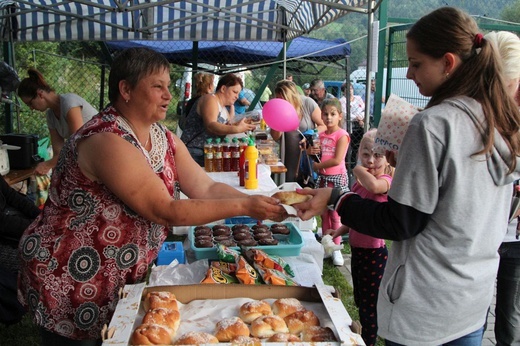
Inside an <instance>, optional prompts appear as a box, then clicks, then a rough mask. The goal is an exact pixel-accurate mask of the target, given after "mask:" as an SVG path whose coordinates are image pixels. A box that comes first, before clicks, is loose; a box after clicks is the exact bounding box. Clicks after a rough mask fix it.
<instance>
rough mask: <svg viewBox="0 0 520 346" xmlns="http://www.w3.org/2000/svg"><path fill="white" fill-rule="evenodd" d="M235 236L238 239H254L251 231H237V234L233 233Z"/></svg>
mask: <svg viewBox="0 0 520 346" xmlns="http://www.w3.org/2000/svg"><path fill="white" fill-rule="evenodd" d="M233 238H235V240H236V241H240V240H246V239H252V238H253V236H252V235H251V233H249V232H247V233H236V234H234V235H233Z"/></svg>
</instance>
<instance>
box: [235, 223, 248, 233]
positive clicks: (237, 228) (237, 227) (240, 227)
mask: <svg viewBox="0 0 520 346" xmlns="http://www.w3.org/2000/svg"><path fill="white" fill-rule="evenodd" d="M231 230H232V231H233V232H235V231H237V230H246V231H249V226H248V225H244V224H237V225H234V226H233V227H231Z"/></svg>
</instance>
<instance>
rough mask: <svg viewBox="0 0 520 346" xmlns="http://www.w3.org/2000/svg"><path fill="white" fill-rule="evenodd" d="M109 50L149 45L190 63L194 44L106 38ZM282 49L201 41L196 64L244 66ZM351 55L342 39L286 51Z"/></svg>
mask: <svg viewBox="0 0 520 346" xmlns="http://www.w3.org/2000/svg"><path fill="white" fill-rule="evenodd" d="M107 46H108V47H109V48H110V49H111V50H121V49H125V48H129V47H148V48H152V49H154V50H156V51H158V52H160V53H162V54H163V55H164V56H165V57H166V58H167V59H168V60H169V61H170V62H171V63H174V64H178V65H184V66H190V65H191V63H192V62H193V61H192V60H193V50H192V47H193V44H192V42H190V41H161V42H158V41H143V40H139V41H109V42H107ZM282 49H283V43H281V42H250V41H226V42H219V41H202V42H199V43H198V53H197V54H198V56H197V60H198V62H199V63H204V64H210V65H238V64H239V65H241V66H242V67H244V66H245V65H250V64H260V63H269V62H273V61H275V60H277V57H278V55H279V53H280V51H282ZM348 55H350V45H349V44H348V43H347V41H346V40H344V39H336V40H332V41H327V40H319V39H314V38H309V37H297V38H295V39H294V40H292V42H291V44H290V46H289V48H288V49H287V52H286V58H287V59H304V60H308V61H322V62H323V61H326V62H334V61H337V60H341V59H345V57H346V56H348Z"/></svg>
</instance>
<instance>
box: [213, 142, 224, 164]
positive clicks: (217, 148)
mask: <svg viewBox="0 0 520 346" xmlns="http://www.w3.org/2000/svg"><path fill="white" fill-rule="evenodd" d="M213 152H214V153H215V154H214V155H213V162H214V164H213V166H214V172H222V171H223V167H222V166H223V158H222V144H221V143H220V138H217V139H215V144H214V145H213Z"/></svg>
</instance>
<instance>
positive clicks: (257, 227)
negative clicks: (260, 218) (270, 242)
mask: <svg viewBox="0 0 520 346" xmlns="http://www.w3.org/2000/svg"><path fill="white" fill-rule="evenodd" d="M251 229H252V230H253V231H256V230H257V229H265V230H269V226H267V225H264V224H260V225H254V226H251Z"/></svg>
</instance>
